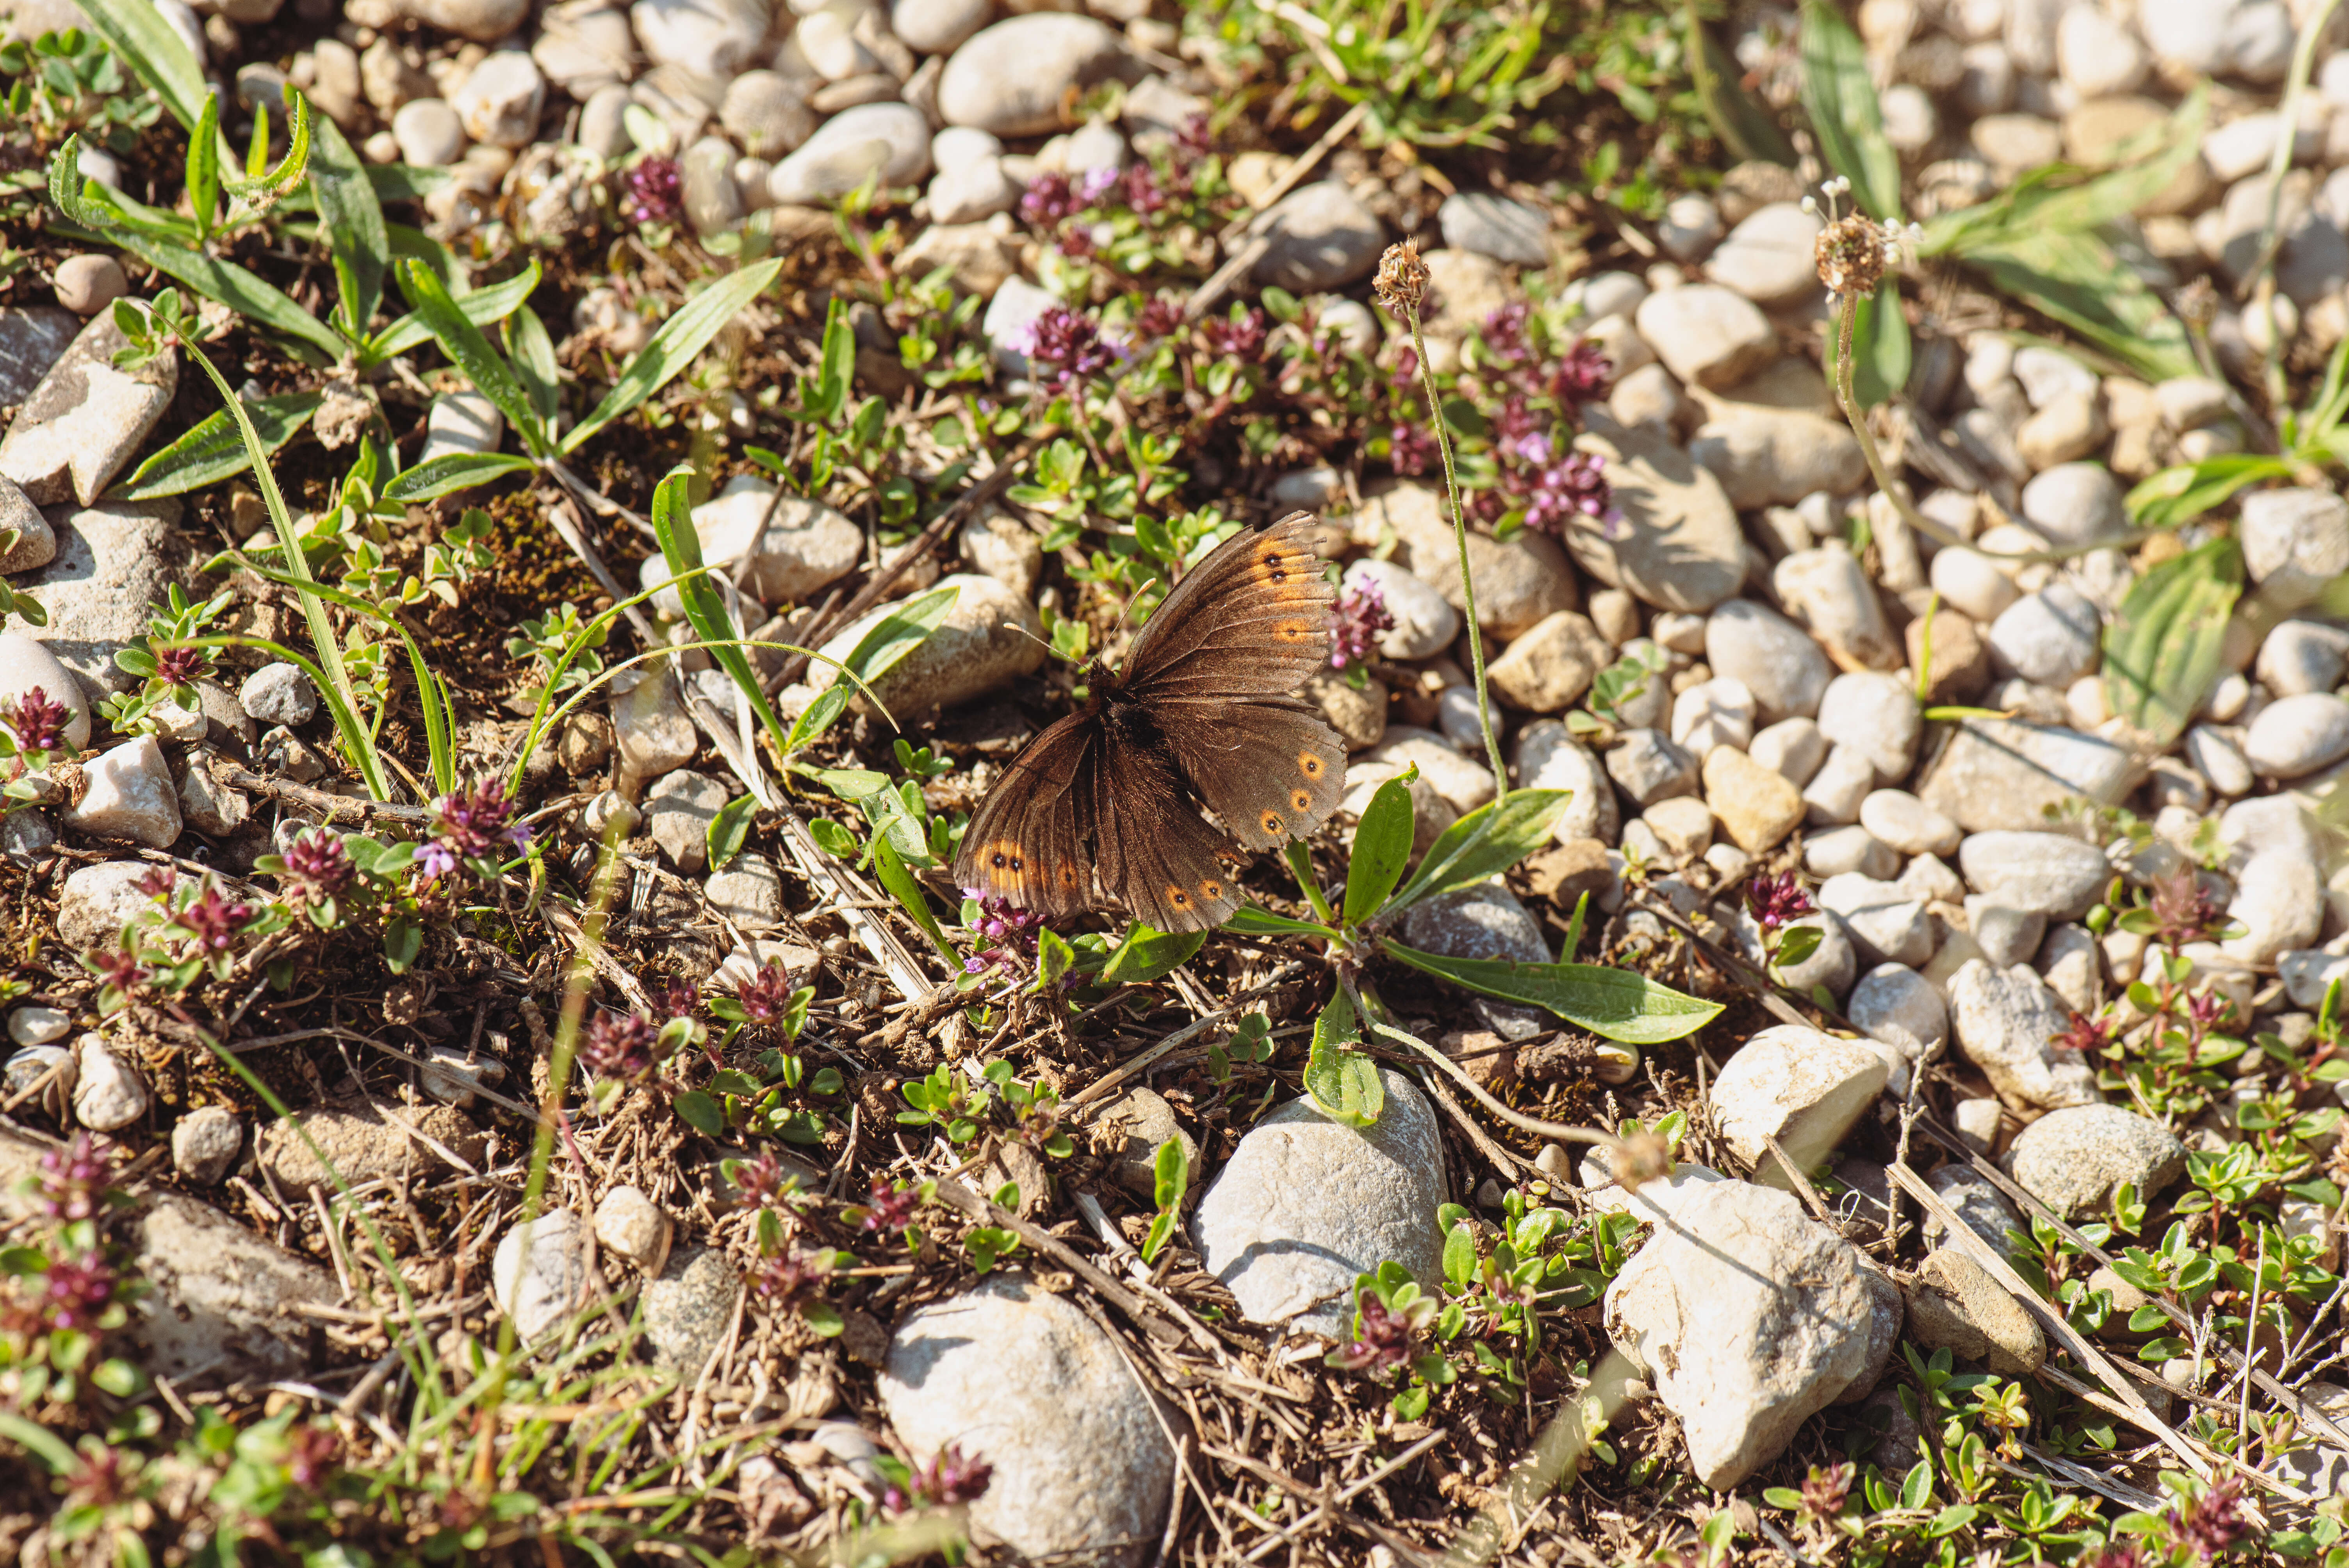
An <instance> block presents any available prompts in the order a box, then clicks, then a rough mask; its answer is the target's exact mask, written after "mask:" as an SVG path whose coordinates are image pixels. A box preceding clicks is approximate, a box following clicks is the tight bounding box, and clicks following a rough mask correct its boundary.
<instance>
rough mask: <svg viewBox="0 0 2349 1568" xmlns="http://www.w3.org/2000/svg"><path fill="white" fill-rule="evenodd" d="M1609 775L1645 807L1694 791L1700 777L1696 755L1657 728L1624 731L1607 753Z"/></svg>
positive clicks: (1627, 793)
mask: <svg viewBox="0 0 2349 1568" xmlns="http://www.w3.org/2000/svg"><path fill="white" fill-rule="evenodd" d="M1607 775H1608V777H1609V778H1610V779H1614V780H1615V782H1616V783H1617V784H1619V785H1620V786H1621V787H1622V789H1623V793H1625V794H1626V795H1629V796H1630V797H1631V799H1633V800H1635V801H1637V802H1638V803H1639V805H1640V807H1641V809H1643V810H1644V809H1645V808H1647V807H1650V806H1652V805H1654V804H1655V803H1656V802H1657V801H1659V800H1669V799H1671V798H1672V797H1674V796H1676V795H1693V794H1695V793H1696V792H1697V789H1698V782H1699V778H1700V774H1699V765H1698V762H1697V759H1696V758H1695V756H1694V755H1693V754H1692V753H1691V752H1690V751H1689V750H1688V749H1687V748H1685V747H1682V746H1677V745H1675V744H1673V742H1672V739H1671V737H1670V736H1668V735H1666V734H1664V733H1663V731H1661V730H1658V729H1630V730H1625V731H1624V732H1623V735H1622V737H1621V738H1620V740H1619V744H1618V745H1617V746H1616V747H1615V748H1614V749H1612V750H1610V751H1609V752H1608V753H1607Z"/></svg>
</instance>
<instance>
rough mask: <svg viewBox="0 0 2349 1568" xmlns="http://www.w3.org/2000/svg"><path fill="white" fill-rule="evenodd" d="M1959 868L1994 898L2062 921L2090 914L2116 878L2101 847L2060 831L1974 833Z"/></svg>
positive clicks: (1960, 855)
mask: <svg viewBox="0 0 2349 1568" xmlns="http://www.w3.org/2000/svg"><path fill="white" fill-rule="evenodd" d="M1958 868H1959V869H1960V870H1961V871H1962V872H1965V876H1966V881H1967V882H1970V883H1971V884H1972V885H1973V886H1974V887H1975V888H1976V889H1977V890H1979V891H1980V892H1982V894H1983V895H1984V896H1985V897H1987V898H1989V899H1991V900H1992V901H1993V902H1995V903H2002V904H2004V905H2005V906H2006V907H2007V908H2009V909H2017V910H2022V911H2023V912H2025V913H2030V914H2045V915H2053V916H2054V917H2055V918H2056V919H2058V920H2071V919H2075V918H2076V917H2078V916H2080V915H2082V914H2085V913H2087V911H2088V909H2089V906H2091V905H2092V904H2094V903H2095V902H2096V900H2097V899H2098V897H2100V896H2101V895H2102V894H2103V892H2104V891H2105V886H2106V883H2107V882H2110V881H2111V880H2112V866H2111V864H2110V862H2109V861H2106V859H2105V852H2104V851H2102V850H2099V849H2097V848H2096V847H2095V845H2094V844H2084V843H2082V842H2081V841H2079V840H2077V839H2070V838H2065V837H2064V835H2063V834H2061V833H2017V832H1987V833H1973V834H1970V835H1969V836H1968V837H1967V839H1966V841H1965V842H1964V844H1962V845H1961V846H1960V848H1959V850H1958Z"/></svg>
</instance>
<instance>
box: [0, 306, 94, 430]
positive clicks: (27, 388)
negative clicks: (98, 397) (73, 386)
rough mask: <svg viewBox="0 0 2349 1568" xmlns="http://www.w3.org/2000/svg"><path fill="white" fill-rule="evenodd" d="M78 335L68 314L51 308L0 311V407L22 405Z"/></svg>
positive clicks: (79, 327)
mask: <svg viewBox="0 0 2349 1568" xmlns="http://www.w3.org/2000/svg"><path fill="white" fill-rule="evenodd" d="M80 331H81V323H80V322H78V321H77V320H75V319H74V316H73V315H72V313H70V312H68V311H63V310H59V309H57V307H56V306H54V305H46V304H37V305H31V306H23V307H16V308H11V309H8V310H0V407H7V406H9V405H11V404H16V403H22V402H23V401H24V400H25V399H26V397H28V396H29V395H30V394H31V392H32V390H33V388H34V387H37V386H39V385H40V384H41V378H42V377H45V376H47V374H48V373H49V367H50V366H53V365H55V364H56V363H57V361H58V360H59V359H61V358H63V357H64V356H65V353H66V350H67V349H68V348H70V347H72V346H73V340H74V336H75V335H76V334H77V333H78V332H80Z"/></svg>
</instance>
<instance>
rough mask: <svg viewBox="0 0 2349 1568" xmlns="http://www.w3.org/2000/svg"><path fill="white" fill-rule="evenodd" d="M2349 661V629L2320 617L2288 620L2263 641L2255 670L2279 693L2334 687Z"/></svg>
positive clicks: (2323, 690)
mask: <svg viewBox="0 0 2349 1568" xmlns="http://www.w3.org/2000/svg"><path fill="white" fill-rule="evenodd" d="M2344 664H2349V633H2344V632H2343V631H2341V630H2340V629H2339V628H2338V627H2334V626H2327V625H2325V624H2323V623H2321V622H2316V621H2285V622H2282V623H2281V624H2278V625H2277V626H2276V628H2275V629H2274V630H2273V631H2271V632H2270V633H2269V634H2267V637H2266V639H2265V640H2264V641H2263V642H2261V644H2260V656H2259V661H2258V663H2257V664H2256V665H2254V667H2253V673H2254V674H2256V675H2257V676H2259V679H2260V684H2261V686H2265V687H2267V688H2268V690H2269V691H2271V692H2272V693H2274V694H2275V695H2276V696H2305V695H2307V694H2308V693H2310V692H2326V691H2331V690H2333V688H2334V687H2336V686H2339V685H2340V684H2341V676H2342V671H2343V668H2344Z"/></svg>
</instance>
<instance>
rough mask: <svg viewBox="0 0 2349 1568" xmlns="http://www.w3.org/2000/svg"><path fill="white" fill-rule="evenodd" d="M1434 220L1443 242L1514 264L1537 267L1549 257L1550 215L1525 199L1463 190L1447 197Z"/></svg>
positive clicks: (1488, 192)
mask: <svg viewBox="0 0 2349 1568" xmlns="http://www.w3.org/2000/svg"><path fill="white" fill-rule="evenodd" d="M1435 222H1436V223H1437V225H1438V226H1439V227H1440V228H1442V229H1443V231H1444V243H1445V244H1447V245H1450V246H1452V247H1453V248H1454V249H1455V250H1462V251H1474V252H1475V253H1477V254H1479V255H1485V256H1490V257H1492V258H1493V259H1494V260H1495V261H1496V262H1507V263H1510V264H1512V265H1514V266H1520V267H1538V266H1543V265H1546V264H1547V263H1548V261H1549V245H1548V238H1549V216H1548V214H1547V213H1545V212H1542V211H1537V210H1536V209H1535V208H1532V207H1529V206H1527V205H1526V203H1524V202H1522V201H1510V200H1509V199H1508V198H1507V197H1506V196H1496V195H1494V194H1493V193H1492V192H1490V191H1461V192H1459V193H1458V194H1457V195H1454V196H1447V197H1445V198H1444V205H1443V206H1441V207H1439V208H1437V209H1436V212H1435Z"/></svg>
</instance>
